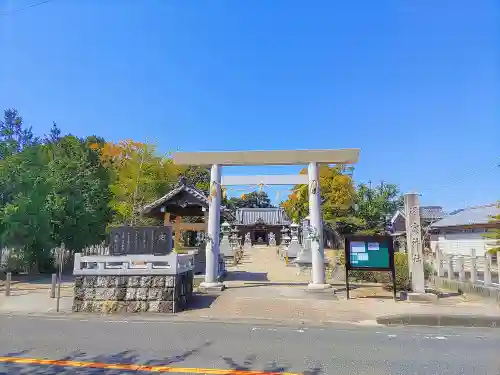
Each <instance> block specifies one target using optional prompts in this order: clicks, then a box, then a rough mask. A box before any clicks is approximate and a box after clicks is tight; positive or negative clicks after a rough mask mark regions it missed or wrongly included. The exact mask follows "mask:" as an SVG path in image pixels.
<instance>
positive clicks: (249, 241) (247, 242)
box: [243, 232, 252, 249]
mask: <svg viewBox="0 0 500 375" xmlns="http://www.w3.org/2000/svg"><path fill="white" fill-rule="evenodd" d="M243 246H244V247H245V249H250V248H251V247H252V239H251V238H250V232H247V234H245V243H244V245H243Z"/></svg>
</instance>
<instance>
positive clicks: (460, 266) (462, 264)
mask: <svg viewBox="0 0 500 375" xmlns="http://www.w3.org/2000/svg"><path fill="white" fill-rule="evenodd" d="M457 265H458V280H459V281H465V261H464V256H463V255H459V256H458V258H457Z"/></svg>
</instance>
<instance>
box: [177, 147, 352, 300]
mask: <svg viewBox="0 0 500 375" xmlns="http://www.w3.org/2000/svg"><path fill="white" fill-rule="evenodd" d="M359 152H360V149H357V148H356V149H339V150H280V151H223V152H174V153H173V155H172V159H173V161H174V164H180V165H211V166H212V168H211V173H210V208H209V213H208V236H207V237H208V242H207V246H206V271H205V281H204V282H203V283H202V284H201V285H200V286H201V287H203V288H206V289H211V288H214V289H220V288H221V287H222V286H223V285H222V283H220V282H218V281H217V264H218V262H217V259H218V257H219V241H218V238H219V231H220V228H219V224H220V203H221V184H222V176H221V171H222V166H243V165H308V174H307V175H281V176H279V175H274V176H226V177H224V185H236V184H237V185H258V184H260V183H264V184H266V185H276V184H280V185H296V184H308V185H309V216H310V221H311V227H312V230H311V231H312V233H313V238H315V240H313V241H312V244H311V252H312V282H311V283H310V284H309V285H308V289H311V290H317V289H327V288H329V287H330V285H329V284H326V278H325V266H324V260H325V249H324V245H323V241H322V236H323V222H322V218H321V197H320V190H319V170H318V164H355V163H357V162H358V159H359Z"/></svg>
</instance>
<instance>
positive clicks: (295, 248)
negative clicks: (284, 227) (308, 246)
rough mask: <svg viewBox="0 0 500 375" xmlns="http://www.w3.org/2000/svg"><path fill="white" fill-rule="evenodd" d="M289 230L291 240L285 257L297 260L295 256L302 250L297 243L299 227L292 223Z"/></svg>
mask: <svg viewBox="0 0 500 375" xmlns="http://www.w3.org/2000/svg"><path fill="white" fill-rule="evenodd" d="M290 230H291V232H292V240H291V241H290V245H289V246H288V249H287V252H286V255H287V257H288V258H289V259H290V258H297V255H298V254H299V253H300V251H301V250H302V247H301V246H300V243H299V225H298V224H296V223H292V224H291V225H290Z"/></svg>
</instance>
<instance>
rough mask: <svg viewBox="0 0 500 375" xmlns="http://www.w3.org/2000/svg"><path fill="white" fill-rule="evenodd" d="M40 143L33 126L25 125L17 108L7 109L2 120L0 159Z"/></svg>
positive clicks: (0, 125) (0, 126) (0, 127)
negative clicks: (32, 129) (32, 128)
mask: <svg viewBox="0 0 500 375" xmlns="http://www.w3.org/2000/svg"><path fill="white" fill-rule="evenodd" d="M38 143H39V140H38V139H37V138H36V137H35V136H33V132H32V131H31V128H27V127H25V126H24V124H23V118H22V117H21V116H20V115H19V113H18V111H17V109H6V110H5V111H4V119H3V121H0V159H4V158H5V157H7V156H9V155H12V154H14V153H17V152H21V151H22V150H23V149H24V148H26V147H29V146H33V145H36V144H38Z"/></svg>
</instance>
